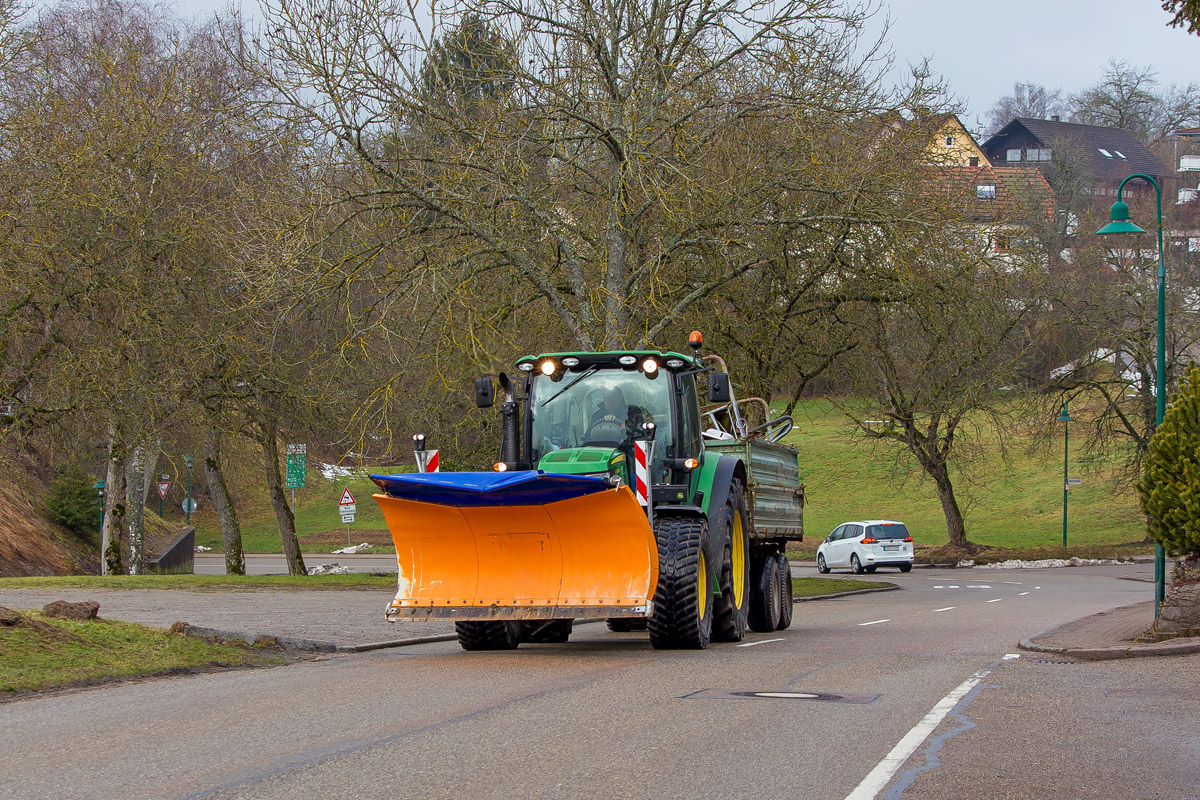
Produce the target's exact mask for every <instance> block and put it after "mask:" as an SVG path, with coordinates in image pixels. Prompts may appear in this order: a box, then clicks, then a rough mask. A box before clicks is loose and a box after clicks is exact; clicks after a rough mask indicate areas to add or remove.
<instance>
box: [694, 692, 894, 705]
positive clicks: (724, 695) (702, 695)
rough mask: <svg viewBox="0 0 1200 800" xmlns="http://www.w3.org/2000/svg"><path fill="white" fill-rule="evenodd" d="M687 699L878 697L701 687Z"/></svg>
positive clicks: (828, 700) (866, 699) (852, 700)
mask: <svg viewBox="0 0 1200 800" xmlns="http://www.w3.org/2000/svg"><path fill="white" fill-rule="evenodd" d="M684 697H685V698H686V699H689V700H817V701H821V702H826V703H855V704H863V703H870V702H871V701H873V700H876V699H878V698H879V695H877V694H871V695H852V694H832V693H830V692H785V691H778V690H774V689H764V690H757V691H756V690H752V689H701V690H700V691H698V692H692V693H691V694H689V695H684Z"/></svg>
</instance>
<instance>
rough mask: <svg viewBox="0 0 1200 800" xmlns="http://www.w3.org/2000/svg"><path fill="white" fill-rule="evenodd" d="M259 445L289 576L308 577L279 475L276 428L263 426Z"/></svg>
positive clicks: (294, 523)
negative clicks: (261, 449) (261, 450)
mask: <svg viewBox="0 0 1200 800" xmlns="http://www.w3.org/2000/svg"><path fill="white" fill-rule="evenodd" d="M259 444H261V445H262V448H263V461H264V462H265V464H266V468H267V488H268V490H269V491H270V493H271V505H272V506H274V508H275V519H277V520H278V521H279V535H280V536H281V537H282V538H283V555H284V556H285V557H286V558H287V564H288V574H290V575H307V574H308V570H306V569H305V568H304V557H303V556H301V555H300V543H299V542H298V541H296V517H295V516H294V515H293V514H292V509H291V507H289V506H288V501H287V495H285V494H284V493H283V481H282V480H281V476H280V474H279V440H278V438H277V436H276V434H275V426H274V425H273V424H266V425H264V426H263V430H262V438H261V439H260V441H259Z"/></svg>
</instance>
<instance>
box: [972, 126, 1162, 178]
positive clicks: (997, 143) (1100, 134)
mask: <svg viewBox="0 0 1200 800" xmlns="http://www.w3.org/2000/svg"><path fill="white" fill-rule="evenodd" d="M982 149H983V152H984V154H985V155H986V156H987V158H988V160H989V161H991V163H992V164H994V165H996V166H999V167H1033V168H1036V169H1038V170H1040V171H1042V172H1044V173H1045V172H1050V171H1051V170H1052V169H1053V165H1054V163H1055V158H1056V154H1057V157H1059V158H1064V157H1072V158H1080V159H1082V161H1083V164H1084V165H1085V167H1086V168H1087V170H1088V173H1089V176H1090V180H1091V186H1090V190H1091V193H1092V194H1095V195H1103V196H1114V195H1116V193H1117V187H1118V186H1119V185H1120V183H1121V181H1122V180H1123V179H1124V178H1126V177H1127V176H1129V175H1132V174H1134V173H1138V172H1140V173H1144V174H1146V175H1150V176H1151V177H1153V178H1154V179H1156V180H1157V181H1158V182H1159V184H1160V185H1162V184H1164V183H1165V182H1166V181H1168V180H1172V179H1174V177H1175V173H1174V171H1173V170H1172V169H1171V168H1170V167H1168V166H1167V165H1166V164H1164V163H1163V162H1162V161H1160V160H1159V159H1158V157H1157V156H1155V155H1154V154H1153V153H1151V152H1150V151H1149V150H1148V149H1147V148H1146V146H1145V145H1143V144H1142V143H1141V142H1139V141H1138V140H1137V139H1135V138H1133V136H1132V135H1131V134H1130V133H1129V132H1128V131H1124V130H1121V129H1120V128H1106V127H1102V126H1099V125H1078V124H1076V123H1073V122H1060V121H1059V120H1057V119H1033V118H1031V117H1019V118H1017V119H1014V120H1013V121H1012V122H1010V123H1008V124H1007V125H1005V126H1004V127H1003V128H1001V129H1000V130H999V131H998V132H997V133H996V134H995V135H994V136H992V137H991V138H989V139H988V140H987V141H986V142H984V143H983V148H982ZM1144 186H1145V184H1144V183H1142V182H1139V185H1137V186H1135V185H1133V184H1130V187H1129V189H1130V190H1131V191H1144V189H1143V188H1142V187H1144ZM1164 188H1165V187H1164Z"/></svg>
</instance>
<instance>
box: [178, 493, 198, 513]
mask: <svg viewBox="0 0 1200 800" xmlns="http://www.w3.org/2000/svg"><path fill="white" fill-rule="evenodd" d="M180 508H182V509H183V513H185V514H191V513H192V512H193V511H195V510H196V498H194V497H189V498H188V499H186V500H184V501H183V504H182V505H181V506H180Z"/></svg>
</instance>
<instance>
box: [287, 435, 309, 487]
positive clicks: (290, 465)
mask: <svg viewBox="0 0 1200 800" xmlns="http://www.w3.org/2000/svg"><path fill="white" fill-rule="evenodd" d="M307 452H308V446H307V445H303V444H289V445H288V446H287V486H288V488H290V489H303V488H304V462H305V459H306V458H307V455H306V454H307Z"/></svg>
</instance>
